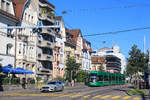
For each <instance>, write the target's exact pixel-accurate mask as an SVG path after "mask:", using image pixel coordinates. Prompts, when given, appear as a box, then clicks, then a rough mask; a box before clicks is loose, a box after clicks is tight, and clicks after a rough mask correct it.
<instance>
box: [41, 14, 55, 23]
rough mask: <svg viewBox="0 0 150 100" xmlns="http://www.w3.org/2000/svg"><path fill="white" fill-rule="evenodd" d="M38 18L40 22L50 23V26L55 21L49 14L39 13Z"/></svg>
mask: <svg viewBox="0 0 150 100" xmlns="http://www.w3.org/2000/svg"><path fill="white" fill-rule="evenodd" d="M39 18H40V19H41V20H46V21H49V22H51V23H52V24H54V23H55V19H54V17H53V15H52V14H50V13H42V12H40V13H39Z"/></svg>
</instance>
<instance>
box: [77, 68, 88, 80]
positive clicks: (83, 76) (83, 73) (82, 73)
mask: <svg viewBox="0 0 150 100" xmlns="http://www.w3.org/2000/svg"><path fill="white" fill-rule="evenodd" d="M87 76H88V72H86V71H84V70H80V71H79V72H78V73H77V82H85V79H86V77H87Z"/></svg>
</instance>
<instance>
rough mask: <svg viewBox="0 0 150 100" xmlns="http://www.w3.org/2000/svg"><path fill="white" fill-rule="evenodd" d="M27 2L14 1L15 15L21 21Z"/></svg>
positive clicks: (23, 0) (24, 0) (22, 0)
mask: <svg viewBox="0 0 150 100" xmlns="http://www.w3.org/2000/svg"><path fill="white" fill-rule="evenodd" d="M26 1H27V0H12V2H13V6H14V11H15V15H16V17H17V18H18V19H19V20H20V19H21V18H22V13H23V8H24V4H25V3H26Z"/></svg>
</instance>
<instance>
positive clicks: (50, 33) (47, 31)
mask: <svg viewBox="0 0 150 100" xmlns="http://www.w3.org/2000/svg"><path fill="white" fill-rule="evenodd" d="M41 33H42V34H48V35H51V36H54V37H55V32H54V30H52V29H46V28H42V31H41Z"/></svg>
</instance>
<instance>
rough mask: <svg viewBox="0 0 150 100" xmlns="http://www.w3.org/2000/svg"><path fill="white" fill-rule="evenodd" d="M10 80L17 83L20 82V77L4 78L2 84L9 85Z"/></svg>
mask: <svg viewBox="0 0 150 100" xmlns="http://www.w3.org/2000/svg"><path fill="white" fill-rule="evenodd" d="M9 81H10V83H11V84H14V85H15V84H20V79H17V78H13V79H11V80H10V78H4V79H3V80H2V84H3V85H7V84H9Z"/></svg>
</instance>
